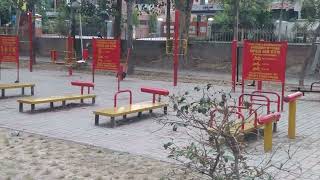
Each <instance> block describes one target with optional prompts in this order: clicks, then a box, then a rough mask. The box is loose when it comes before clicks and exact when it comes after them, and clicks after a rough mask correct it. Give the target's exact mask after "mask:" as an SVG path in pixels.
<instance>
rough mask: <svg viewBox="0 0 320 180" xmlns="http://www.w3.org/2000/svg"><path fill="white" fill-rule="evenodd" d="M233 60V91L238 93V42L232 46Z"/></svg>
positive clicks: (234, 41)
mask: <svg viewBox="0 0 320 180" xmlns="http://www.w3.org/2000/svg"><path fill="white" fill-rule="evenodd" d="M231 49H232V50H231V51H232V52H231V60H232V77H231V78H232V91H233V92H236V68H237V40H233V41H232V45H231Z"/></svg>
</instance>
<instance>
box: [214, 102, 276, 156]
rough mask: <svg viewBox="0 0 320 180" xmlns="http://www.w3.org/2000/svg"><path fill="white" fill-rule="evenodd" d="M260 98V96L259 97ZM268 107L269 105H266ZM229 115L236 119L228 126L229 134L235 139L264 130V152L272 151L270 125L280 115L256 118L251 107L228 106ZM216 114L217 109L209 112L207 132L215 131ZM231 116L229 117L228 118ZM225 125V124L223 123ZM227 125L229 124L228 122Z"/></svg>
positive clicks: (254, 110)
mask: <svg viewBox="0 0 320 180" xmlns="http://www.w3.org/2000/svg"><path fill="white" fill-rule="evenodd" d="M261 97H262V96H261ZM267 104H269V105H270V103H267ZM228 108H229V111H228V112H229V113H230V114H235V116H236V117H238V118H237V119H236V120H235V121H234V122H233V123H231V124H229V125H230V133H231V134H232V135H234V136H236V137H237V138H239V137H238V136H239V135H241V134H250V133H254V132H256V133H257V135H258V134H259V130H258V129H261V128H263V129H264V151H265V152H269V151H271V150H272V134H273V133H272V129H273V128H272V124H274V123H275V122H277V121H279V120H280V117H281V115H280V113H279V112H277V113H272V114H267V115H263V116H260V117H258V115H257V110H256V109H252V108H251V107H245V106H229V107H228ZM243 110H247V111H248V113H249V115H248V118H247V119H246V118H245V113H244V112H243ZM216 112H218V110H217V109H215V110H213V111H211V112H210V121H209V130H211V131H217V130H216V124H217V122H216V120H215V117H216V114H215V113H216ZM230 117H231V116H229V118H230ZM223 123H227V122H223ZM228 123H229V122H228Z"/></svg>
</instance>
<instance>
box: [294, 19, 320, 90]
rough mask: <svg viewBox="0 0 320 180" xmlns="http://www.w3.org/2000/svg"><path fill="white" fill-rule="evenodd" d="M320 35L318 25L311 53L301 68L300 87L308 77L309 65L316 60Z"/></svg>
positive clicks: (319, 26)
mask: <svg viewBox="0 0 320 180" xmlns="http://www.w3.org/2000/svg"><path fill="white" fill-rule="evenodd" d="M319 35H320V25H318V27H317V29H316V32H315V35H314V37H313V39H312V48H311V50H310V51H309V54H308V56H307V58H306V59H305V61H304V64H303V65H302V67H301V71H300V76H299V86H300V87H302V86H304V78H305V76H306V72H307V68H308V65H309V64H310V63H311V62H312V60H314V55H315V53H316V52H317V45H316V41H317V37H318V36H319Z"/></svg>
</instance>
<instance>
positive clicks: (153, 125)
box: [0, 68, 320, 179]
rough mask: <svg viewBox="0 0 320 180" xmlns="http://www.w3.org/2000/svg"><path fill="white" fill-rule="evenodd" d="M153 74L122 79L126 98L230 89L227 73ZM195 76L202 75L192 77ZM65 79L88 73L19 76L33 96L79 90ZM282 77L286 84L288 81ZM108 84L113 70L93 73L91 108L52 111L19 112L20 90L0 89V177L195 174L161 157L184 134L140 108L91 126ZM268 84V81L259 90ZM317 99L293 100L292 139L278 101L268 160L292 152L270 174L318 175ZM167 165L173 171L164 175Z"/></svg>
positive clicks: (259, 147)
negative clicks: (208, 87) (113, 123)
mask: <svg viewBox="0 0 320 180" xmlns="http://www.w3.org/2000/svg"><path fill="white" fill-rule="evenodd" d="M61 69H63V68H61ZM153 73H155V72H153ZM159 74H160V75H159ZM161 74H163V77H165V78H166V77H167V76H166V75H165V73H161V72H160V73H158V74H157V75H156V76H154V77H155V80H151V79H152V78H150V76H148V73H145V74H143V75H141V77H142V78H144V79H140V78H139V77H138V76H135V77H133V78H132V77H129V78H127V79H126V80H125V81H123V82H122V84H121V86H122V89H131V90H132V91H133V101H134V102H141V101H148V100H151V96H150V95H149V94H143V93H141V92H139V90H140V87H141V86H151V87H161V88H167V89H169V90H170V92H171V94H179V93H182V92H184V91H186V90H189V91H191V90H192V89H193V88H194V87H195V86H199V85H202V84H204V83H206V82H207V80H208V79H210V80H211V81H212V82H213V83H214V84H215V89H216V90H224V91H227V92H228V91H230V86H229V83H228V79H229V77H228V75H221V74H219V75H217V76H215V75H212V74H210V75H207V77H206V75H205V74H201V75H199V76H197V74H196V73H195V72H192V73H190V74H188V73H185V77H184V78H183V81H184V83H179V85H178V86H177V87H173V86H172V83H171V82H168V81H159V80H163V77H161ZM200 76H201V77H203V78H195V77H200ZM168 77H170V76H168ZM146 79H148V80H146ZM188 79H193V80H192V81H191V82H190V81H189V80H188ZM195 79H198V80H195ZM72 80H83V81H90V80H91V75H90V73H81V72H79V71H78V72H75V74H74V76H72V77H69V76H67V72H66V71H56V70H54V69H51V70H45V68H39V69H35V71H34V72H33V73H30V72H28V71H27V70H26V69H22V70H21V79H20V81H21V82H33V83H35V84H36V88H35V96H36V97H46V96H54V95H66V94H77V93H79V92H80V90H79V88H77V87H72V86H71V85H70V81H72ZM13 81H15V70H14V69H11V68H5V69H2V70H1V83H7V82H13ZM289 81H290V82H289V83H290V84H293V83H294V81H295V80H294V79H290V80H289ZM116 85H117V84H116V79H115V77H114V76H113V75H103V74H98V75H96V88H95V90H94V93H95V94H96V95H97V99H96V105H94V106H91V105H90V103H89V102H88V105H84V106H77V105H74V104H73V105H70V106H68V108H66V109H61V108H58V107H57V108H56V109H55V110H53V111H49V110H47V109H46V108H48V105H39V106H36V109H38V111H37V112H36V113H33V114H31V113H29V112H28V110H29V107H28V106H25V110H26V112H24V113H19V112H18V103H17V102H16V100H17V97H16V95H19V94H20V90H9V91H7V92H6V94H7V96H9V97H10V98H5V99H0V127H1V129H0V138H1V139H0V154H1V155H0V179H1V178H2V177H4V178H12V179H27V178H29V179H58V178H60V179H161V178H166V177H171V179H187V178H186V177H188V178H191V179H192V178H194V179H199V178H197V177H196V176H195V175H194V174H191V175H184V174H183V173H182V170H181V168H180V167H176V166H174V165H173V164H172V163H173V161H172V160H169V159H168V158H167V155H168V152H166V151H165V149H164V148H163V144H165V143H167V142H169V141H171V138H175V139H179V140H181V141H182V140H186V139H185V137H186V136H185V134H184V133H183V132H182V131H179V130H178V131H177V132H173V131H172V128H171V127H163V125H162V124H160V123H159V122H158V121H157V119H159V117H158V116H155V115H149V114H148V113H144V115H143V116H142V118H141V119H138V118H136V117H134V116H135V115H132V116H129V119H128V120H127V121H120V122H119V123H120V125H119V126H118V127H116V128H110V127H109V119H107V118H101V126H95V125H94V116H93V114H92V111H94V110H96V109H100V108H106V107H112V106H113V95H114V92H115V91H116ZM271 87H274V86H271V85H270V86H267V87H266V88H271ZM239 91H240V89H238V92H239ZM288 93H290V92H286V94H288ZM238 95H239V94H238V93H236V94H234V96H238ZM165 100H166V99H165ZM119 102H120V104H122V105H123V104H126V103H127V99H126V98H125V97H124V96H121V97H120V101H119ZM319 104H320V95H318V94H307V95H306V96H304V97H303V98H302V99H301V100H299V102H298V104H297V106H298V110H297V112H298V113H297V138H296V139H295V140H288V138H287V118H288V110H287V105H285V110H284V112H283V113H282V118H281V120H280V123H279V128H278V132H277V133H276V134H274V151H279V153H277V154H276V155H275V157H274V159H275V160H276V161H277V162H280V161H281V160H283V161H285V160H286V152H285V150H287V147H289V146H290V150H291V151H293V152H294V151H296V153H295V155H294V156H293V159H292V160H290V162H289V163H288V164H286V167H285V168H286V169H287V170H288V172H287V171H281V172H279V173H277V176H276V179H320V171H319V170H320V151H319V149H320V145H319V144H320V131H319V128H320V123H319V120H318V119H320V113H319V108H318V107H319ZM155 114H156V115H159V116H161V114H162V111H160V110H158V111H155ZM160 118H161V117H160ZM120 119H121V118H120ZM120 119H118V120H120ZM16 131H22V133H21V135H19V136H16ZM186 141H187V140H186ZM248 148H249V151H250V152H251V153H252V154H253V155H252V157H251V161H252V162H253V163H259V162H260V160H261V159H263V158H264V157H265V156H264V153H263V144H262V139H260V140H258V141H253V142H251V143H250V144H249V147H248ZM280 151H281V152H280ZM282 151H283V152H282ZM172 170H175V171H176V172H177V175H172V174H170V172H172ZM200 179H201V178H200Z"/></svg>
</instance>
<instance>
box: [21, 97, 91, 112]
mask: <svg viewBox="0 0 320 180" xmlns="http://www.w3.org/2000/svg"><path fill="white" fill-rule="evenodd" d="M84 99H92V104H95V99H96V95H94V94H90V92H88V94H85V95H84V94H83V93H82V94H80V95H65V96H50V97H44V98H23V99H18V100H17V102H18V103H19V112H23V104H29V105H31V112H34V111H35V105H36V104H46V103H50V109H53V108H54V103H55V102H62V107H65V106H66V101H74V100H80V103H81V104H83V103H84Z"/></svg>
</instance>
